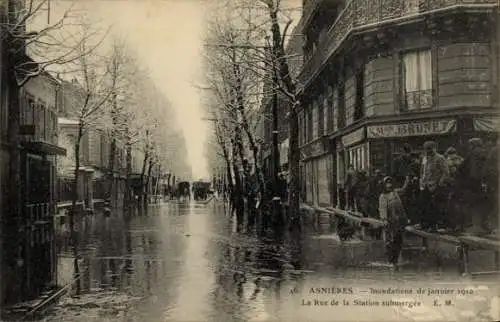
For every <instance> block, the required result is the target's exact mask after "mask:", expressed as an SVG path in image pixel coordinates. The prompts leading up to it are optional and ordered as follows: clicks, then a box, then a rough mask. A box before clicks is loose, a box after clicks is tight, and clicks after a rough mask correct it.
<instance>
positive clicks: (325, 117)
mask: <svg viewBox="0 0 500 322" xmlns="http://www.w3.org/2000/svg"><path fill="white" fill-rule="evenodd" d="M329 97H330V91H328V93H327V95H326V96H325V98H323V102H322V104H323V135H326V134H327V133H328V129H330V124H328V122H329V121H328V120H329V119H330V118H331V116H330V108H331V107H330V104H328V102H329V101H330V99H329Z"/></svg>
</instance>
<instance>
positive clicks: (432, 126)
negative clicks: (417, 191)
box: [366, 116, 498, 173]
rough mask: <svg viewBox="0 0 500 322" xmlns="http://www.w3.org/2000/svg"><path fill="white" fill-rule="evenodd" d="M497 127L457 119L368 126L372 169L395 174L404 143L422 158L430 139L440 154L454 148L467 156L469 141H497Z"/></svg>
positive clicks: (482, 121) (481, 121)
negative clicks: (477, 138) (396, 163)
mask: <svg viewBox="0 0 500 322" xmlns="http://www.w3.org/2000/svg"><path fill="white" fill-rule="evenodd" d="M495 122H496V123H495ZM495 124H498V120H497V119H495V118H481V117H479V118H477V117H471V116H462V117H460V116H458V117H453V118H441V119H432V120H413V121H405V122H394V123H384V124H372V125H368V126H367V128H366V137H367V139H368V141H369V146H370V160H369V162H370V164H371V165H372V167H373V168H376V169H380V170H382V171H384V172H386V173H392V172H393V170H394V160H395V159H396V158H397V157H398V156H399V155H400V154H401V153H402V151H403V146H404V145H405V144H409V145H410V146H411V147H412V151H413V154H414V155H415V157H419V156H421V154H422V152H423V150H422V147H423V144H424V143H425V141H429V140H432V141H434V142H436V144H437V150H438V152H439V153H441V154H444V153H445V152H446V150H447V149H448V148H449V147H454V148H455V149H456V150H457V151H458V153H459V154H460V155H465V154H466V153H467V142H468V140H469V139H471V138H473V137H480V138H482V139H483V140H484V141H485V143H488V142H491V141H492V140H495V138H496V131H498V126H496V125H495Z"/></svg>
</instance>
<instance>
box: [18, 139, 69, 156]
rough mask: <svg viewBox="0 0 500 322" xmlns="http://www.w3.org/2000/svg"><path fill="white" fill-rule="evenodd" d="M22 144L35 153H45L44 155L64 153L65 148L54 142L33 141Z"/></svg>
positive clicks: (63, 154)
mask: <svg viewBox="0 0 500 322" xmlns="http://www.w3.org/2000/svg"><path fill="white" fill-rule="evenodd" d="M21 144H22V146H23V147H24V148H25V149H26V150H28V151H30V152H33V153H35V154H46V155H62V156H65V155H66V149H65V148H62V147H60V146H57V145H55V144H51V143H47V142H43V141H35V142H23V143H21Z"/></svg>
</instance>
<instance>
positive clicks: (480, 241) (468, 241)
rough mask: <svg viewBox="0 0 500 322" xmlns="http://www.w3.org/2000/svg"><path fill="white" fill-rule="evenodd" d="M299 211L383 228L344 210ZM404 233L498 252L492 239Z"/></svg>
mask: <svg viewBox="0 0 500 322" xmlns="http://www.w3.org/2000/svg"><path fill="white" fill-rule="evenodd" d="M301 209H304V210H309V211H311V212H322V213H326V214H330V215H335V216H339V217H344V218H347V219H349V220H352V221H355V222H357V223H365V224H368V225H370V226H372V227H374V228H378V227H383V226H384V222H383V221H382V220H379V219H375V218H369V217H362V216H357V215H355V213H354V212H352V213H351V212H349V211H346V210H342V209H337V208H332V207H327V208H322V207H316V206H309V205H306V204H301ZM405 231H406V232H408V233H410V234H414V235H417V236H420V237H423V238H426V239H431V240H436V241H442V242H445V243H448V244H452V245H455V246H463V245H466V246H468V247H473V248H479V249H486V250H492V251H496V252H498V251H500V241H497V240H493V239H487V238H482V237H478V236H471V235H460V236H452V235H447V234H442V233H431V232H427V231H423V230H419V229H416V228H414V227H413V226H406V227H405Z"/></svg>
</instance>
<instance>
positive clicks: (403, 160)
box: [393, 143, 419, 223]
mask: <svg viewBox="0 0 500 322" xmlns="http://www.w3.org/2000/svg"><path fill="white" fill-rule="evenodd" d="M394 170H395V171H394V173H393V177H394V179H395V181H396V184H397V185H398V186H402V185H403V184H404V183H405V181H406V179H407V178H408V177H409V178H410V179H409V180H410V181H409V183H408V188H407V192H406V193H405V194H403V195H402V197H401V200H402V202H403V206H404V207H405V210H406V213H407V214H408V219H410V221H411V222H412V223H416V222H417V221H418V207H417V205H416V200H417V195H418V181H417V177H418V173H419V164H418V159H416V158H415V157H414V156H413V155H412V148H411V145H410V144H408V143H405V144H404V145H403V153H402V154H401V155H400V156H399V157H398V158H397V159H396V160H395V169H394Z"/></svg>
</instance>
